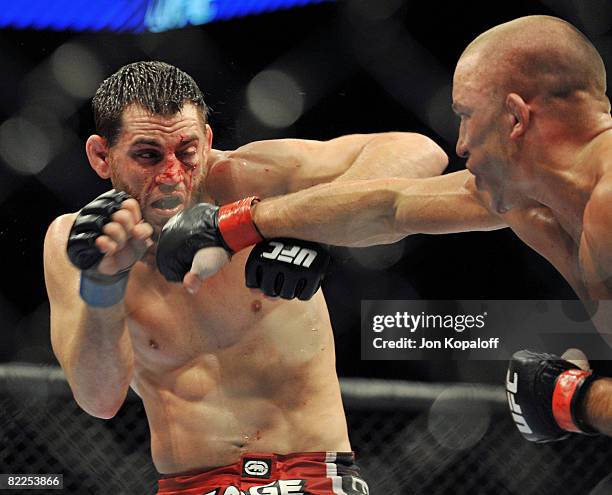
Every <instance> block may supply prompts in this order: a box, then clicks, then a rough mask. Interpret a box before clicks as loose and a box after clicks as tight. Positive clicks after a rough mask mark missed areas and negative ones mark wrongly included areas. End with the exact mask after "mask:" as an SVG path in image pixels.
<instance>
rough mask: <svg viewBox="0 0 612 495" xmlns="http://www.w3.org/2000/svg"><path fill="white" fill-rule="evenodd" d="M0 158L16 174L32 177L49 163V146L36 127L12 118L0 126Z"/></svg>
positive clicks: (19, 118)
mask: <svg viewBox="0 0 612 495" xmlns="http://www.w3.org/2000/svg"><path fill="white" fill-rule="evenodd" d="M0 156H2V158H3V159H4V161H5V162H6V164H7V165H9V166H10V167H11V168H12V169H13V170H15V171H16V172H18V173H20V174H24V175H33V174H37V173H39V172H40V171H41V170H43V169H44V168H45V167H46V166H47V164H48V163H49V160H50V159H51V144H50V142H49V139H48V137H47V135H46V134H45V132H44V131H43V130H42V129H41V128H39V127H38V126H37V125H35V124H33V123H32V122H30V121H29V120H26V119H24V118H22V117H14V118H11V119H9V120H7V121H5V122H4V123H3V124H2V126H0Z"/></svg>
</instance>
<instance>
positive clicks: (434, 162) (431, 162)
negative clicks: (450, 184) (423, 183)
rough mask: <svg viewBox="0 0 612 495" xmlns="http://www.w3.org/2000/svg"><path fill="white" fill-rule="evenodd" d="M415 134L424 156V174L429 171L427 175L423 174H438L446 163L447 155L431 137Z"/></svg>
mask: <svg viewBox="0 0 612 495" xmlns="http://www.w3.org/2000/svg"><path fill="white" fill-rule="evenodd" d="M417 136H418V139H419V141H420V142H421V143H422V144H421V150H422V153H423V156H424V159H423V163H424V164H425V166H424V167H423V171H424V173H425V174H427V173H429V175H425V176H426V177H434V176H436V175H440V174H441V173H442V172H444V170H445V169H446V166H447V165H448V155H447V154H446V152H445V151H444V150H443V149H442V148H441V147H440V145H439V144H438V143H436V142H435V141H434V140H433V139H431V138H429V137H427V136H424V135H422V134H417Z"/></svg>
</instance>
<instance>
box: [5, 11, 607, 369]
mask: <svg viewBox="0 0 612 495" xmlns="http://www.w3.org/2000/svg"><path fill="white" fill-rule="evenodd" d="M486 5H492V2H488V3H485V4H483V3H481V2H442V1H429V2H412V1H406V2H402V1H401V0H373V1H353V2H343V3H325V4H320V5H316V6H310V7H305V8H301V9H294V10H289V11H283V12H278V13H273V14H265V15H261V16H256V17H248V18H244V19H238V20H232V21H226V22H219V23H215V24H209V25H205V26H201V27H193V28H188V29H183V30H177V31H170V32H166V33H161V34H143V35H131V34H111V33H85V34H83V33H68V32H61V33H58V32H52V31H34V30H22V31H16V30H2V31H0V61H1V67H2V70H3V76H2V78H0V250H1V252H0V263H1V267H2V271H1V273H2V277H1V279H0V325H1V331H0V362H2V361H27V362H41V363H50V362H53V361H54V358H53V356H52V353H51V350H50V342H49V330H48V318H49V309H48V301H47V298H46V292H45V288H44V281H43V270H42V245H43V239H44V235H45V231H46V228H47V226H48V225H49V223H50V222H51V221H52V220H53V219H54V218H55V217H56V216H58V215H60V214H62V213H66V212H71V211H75V210H77V209H79V208H80V207H82V206H83V205H84V204H85V203H87V202H88V201H90V200H91V199H93V198H94V197H95V196H97V195H98V194H100V193H102V192H104V191H105V190H107V189H109V184H107V183H105V182H104V181H102V180H100V179H99V178H98V177H97V176H96V174H95V173H94V172H93V170H91V168H90V167H89V165H88V163H87V160H86V157H85V153H84V147H83V143H84V140H85V139H86V138H87V136H88V135H89V134H90V133H92V132H93V120H92V115H91V111H90V98H91V95H92V94H93V92H94V91H95V88H96V87H97V85H98V84H99V83H100V82H101V81H102V79H104V78H105V77H107V76H109V75H110V74H111V73H113V72H114V71H116V70H117V69H118V68H119V67H120V66H122V65H124V64H126V63H129V62H133V61H136V60H156V59H157V60H163V61H166V62H168V63H171V64H174V65H177V66H178V67H180V68H181V69H183V70H185V71H186V72H188V73H190V74H191V75H192V76H193V77H194V78H195V79H196V81H197V82H198V83H199V85H200V87H201V88H202V90H203V91H204V93H205V96H206V98H207V101H208V104H209V105H210V106H211V107H212V109H213V112H212V115H211V119H210V120H211V125H212V127H213V129H214V132H215V146H216V147H218V148H220V149H232V148H235V147H237V146H240V145H242V144H245V143H247V142H249V141H253V140H257V139H266V138H277V137H300V138H308V139H322V140H324V139H330V138H333V137H336V136H339V135H342V134H348V133H369V132H381V131H389V130H403V131H416V132H421V133H424V134H427V135H429V136H431V137H432V138H434V139H435V140H436V141H437V142H438V143H439V144H440V145H441V146H442V147H443V148H444V149H445V150H446V151H447V153H448V154H449V156H450V157H451V158H450V161H451V163H450V166H449V170H451V171H453V170H458V169H461V168H463V166H464V164H463V161H462V160H460V159H458V158H457V157H456V155H455V153H454V145H455V138H456V132H457V122H456V121H455V119H454V117H453V115H452V112H451V110H450V104H451V98H450V90H451V84H452V73H453V69H454V65H455V62H456V60H457V58H458V56H459V55H460V54H461V52H462V50H463V48H464V47H465V45H466V44H467V43H469V42H470V41H471V40H472V39H473V38H474V37H475V36H477V35H478V34H479V33H481V32H482V31H484V30H486V29H488V28H490V27H492V26H494V25H496V24H499V23H501V22H504V21H508V20H511V19H513V18H516V17H519V16H523V15H529V14H550V15H557V16H560V17H563V18H565V19H566V20H569V21H570V22H572V23H573V24H575V25H576V26H577V27H579V28H580V29H581V30H582V31H583V32H584V33H585V34H587V36H589V37H590V39H591V40H592V41H593V42H594V44H595V45H596V47H597V48H598V49H599V51H600V53H601V54H602V56H603V58H604V60H605V61H606V64H607V65H608V74H609V73H610V67H611V66H612V8H610V3H609V1H606V0H601V1H592V2H582V1H580V0H575V1H569V0H567V1H563V0H561V1H553V0H548V1H545V0H543V1H512V2H496V5H495V6H494V7H493V6H489V7H487V6H486ZM271 69H272V70H277V71H281V72H282V73H284V74H286V75H288V76H289V77H290V78H291V79H292V80H293V81H295V83H296V84H297V86H296V87H292V86H291V85H289V86H282V87H276V88H275V87H272V90H270V88H268V93H266V87H265V86H264V87H263V89H262V87H261V85H260V86H257V84H255V83H256V82H257V81H258V80H259V81H261V78H260V79H257V76H258V74H260V73H261V72H262V71H265V70H271ZM254 78H255V79H254ZM253 80H254V81H255V82H252V81H253ZM249 84H251V86H250V87H251V90H252V92H255V93H256V94H257V95H259V97H260V98H261V97H269V98H272V99H274V98H277V101H276V102H274V101H271V103H270V108H274V106H275V105H276V106H280V107H283V105H289V107H291V104H292V102H293V101H295V98H297V99H301V100H302V102H303V111H302V112H301V113H300V116H299V118H297V120H295V122H294V123H292V124H291V123H289V124H288V125H284V126H280V127H270V126H269V125H266V124H264V123H262V122H261V121H260V120H258V118H257V116H256V115H255V114H254V113H253V112H252V111H251V110H250V109H249V96H248V95H249V91H248V89H247V88H248V87H249ZM258 91H259V92H258ZM24 171H29V172H28V173H25V172H24ZM324 289H325V294H326V297H327V300H328V303H329V307H330V311H331V314H332V322H333V324H334V331H335V333H336V341H337V351H338V352H337V354H338V371H339V373H340V375H341V376H380V377H392V378H403V379H431V380H482V381H485V380H491V381H499V380H501V376H502V371H501V370H502V367H501V366H500V364H501V363H467V364H457V363H451V364H449V363H442V362H439V363H436V362H416V363H415V362H363V361H360V360H359V358H358V356H359V335H358V333H359V311H360V301H361V300H362V299H411V298H422V299H573V298H575V295H574V293H573V292H572V290H571V289H570V288H569V287H568V286H567V284H566V283H565V282H564V280H563V279H562V278H561V277H560V275H559V274H558V273H557V272H556V271H555V270H554V269H553V268H552V267H551V266H550V265H549V264H548V263H547V262H546V261H545V260H543V259H542V258H541V257H540V256H538V255H537V254H535V253H534V252H532V251H531V250H530V249H529V248H527V247H526V246H525V245H523V244H522V243H521V242H520V241H519V240H518V239H517V238H516V237H515V236H514V235H513V234H512V233H511V232H509V231H507V230H504V231H498V232H491V233H468V234H461V235H446V236H413V237H411V238H408V239H405V240H404V241H401V242H399V243H397V244H395V245H392V246H385V247H375V248H369V249H359V250H353V249H339V248H336V249H334V263H333V265H332V269H331V273H330V275H329V276H328V278H327V281H326V284H325V288H324ZM491 370H493V372H491Z"/></svg>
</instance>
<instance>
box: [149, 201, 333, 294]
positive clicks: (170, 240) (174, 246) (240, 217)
mask: <svg viewBox="0 0 612 495" xmlns="http://www.w3.org/2000/svg"><path fill="white" fill-rule="evenodd" d="M258 200H259V199H258V198H256V197H250V198H245V199H242V200H240V201H237V202H235V203H231V204H228V205H224V206H221V207H218V206H215V205H211V204H207V203H200V204H197V205H195V206H194V207H193V208H190V209H188V210H185V211H182V212H181V213H179V214H177V215H176V216H174V217H172V218H171V219H170V220H169V221H168V223H166V225H165V226H164V228H163V229H162V233H161V236H160V239H159V244H158V246H157V267H158V268H159V271H160V272H161V274H162V275H163V276H164V277H165V278H166V279H167V280H169V281H171V282H180V281H182V280H183V278H184V277H185V275H186V274H187V272H189V270H190V269H191V266H192V263H193V258H194V256H195V255H196V253H197V252H198V251H199V250H200V249H203V248H207V247H222V248H223V249H225V250H226V251H227V252H228V254H230V255H231V254H232V253H235V252H237V251H240V250H241V249H244V248H245V247H248V246H251V245H253V244H257V245H256V246H255V247H254V249H253V251H252V252H251V254H250V255H249V259H248V260H247V263H246V266H245V273H246V283H247V287H250V288H256V289H260V290H261V291H262V292H263V293H264V294H266V295H268V296H273V297H276V296H280V297H282V298H284V299H294V298H296V297H297V298H299V299H301V300H307V299H310V298H311V297H312V296H313V295H314V293H315V292H316V291H317V290H318V289H319V287H320V286H321V281H322V280H323V276H324V274H325V270H326V269H327V265H328V264H329V254H328V253H327V251H326V250H325V249H323V248H322V247H321V246H320V245H318V244H315V243H312V242H307V241H300V240H296V239H271V240H266V241H264V239H263V237H262V236H261V234H260V233H259V231H258V230H257V227H256V225H255V223H254V222H253V218H252V215H251V206H252V205H253V203H254V202H256V201H258Z"/></svg>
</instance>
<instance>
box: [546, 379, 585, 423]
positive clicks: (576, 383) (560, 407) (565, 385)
mask: <svg viewBox="0 0 612 495" xmlns="http://www.w3.org/2000/svg"><path fill="white" fill-rule="evenodd" d="M592 373H593V372H592V371H585V370H578V369H571V370H567V371H564V372H563V373H561V374H560V375H559V378H557V382H556V383H555V390H554V392H553V397H552V410H553V416H554V417H555V421H556V422H557V424H558V425H559V426H560V427H561V428H563V429H564V430H567V431H572V432H574V433H583V431H582V429H581V428H579V427H578V425H577V424H576V422H575V421H574V417H573V415H572V398H573V397H574V394H575V393H576V391H577V390H578V389H579V388H580V386H581V385H582V382H584V380H585V379H586V378H587V377H588V376H590V375H591V374H592Z"/></svg>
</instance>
